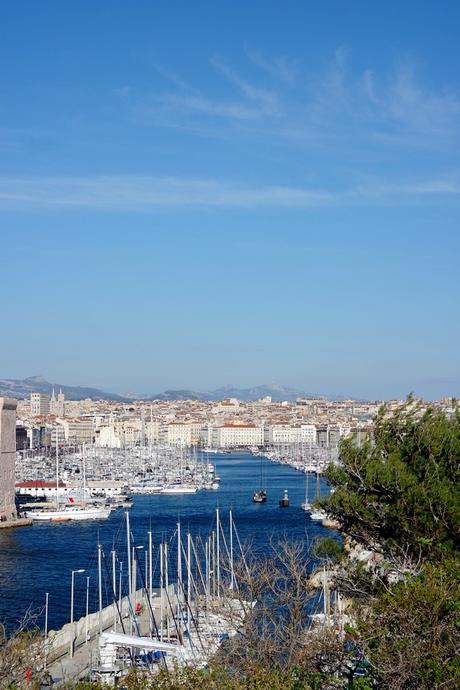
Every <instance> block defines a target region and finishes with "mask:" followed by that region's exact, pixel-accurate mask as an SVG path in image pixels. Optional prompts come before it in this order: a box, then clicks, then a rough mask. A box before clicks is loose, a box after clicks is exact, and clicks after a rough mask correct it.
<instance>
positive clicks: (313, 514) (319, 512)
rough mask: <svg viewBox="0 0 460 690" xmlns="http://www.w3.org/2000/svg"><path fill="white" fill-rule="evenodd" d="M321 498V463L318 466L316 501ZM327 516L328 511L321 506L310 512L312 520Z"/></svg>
mask: <svg viewBox="0 0 460 690" xmlns="http://www.w3.org/2000/svg"><path fill="white" fill-rule="evenodd" d="M320 498H321V486H320V478H319V465H317V466H316V501H319V500H320ZM326 517H327V515H326V513H325V512H324V510H321V509H320V508H314V509H313V510H312V511H311V513H310V518H311V519H312V520H318V521H322V520H325V519H326Z"/></svg>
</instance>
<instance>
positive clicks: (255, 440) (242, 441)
mask: <svg viewBox="0 0 460 690" xmlns="http://www.w3.org/2000/svg"><path fill="white" fill-rule="evenodd" d="M263 443H264V428H263V426H256V425H255V424H223V425H222V426H218V427H215V428H214V432H213V445H214V446H216V447H217V448H239V447H250V446H262V445H263Z"/></svg>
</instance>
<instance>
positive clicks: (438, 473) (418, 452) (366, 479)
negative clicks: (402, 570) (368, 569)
mask: <svg viewBox="0 0 460 690" xmlns="http://www.w3.org/2000/svg"><path fill="white" fill-rule="evenodd" d="M340 456H341V461H342V462H341V465H335V466H331V467H330V468H329V470H328V473H327V478H328V480H329V482H330V483H331V485H332V486H333V487H334V488H335V491H334V493H332V494H331V495H330V496H329V497H328V498H326V499H324V500H323V501H322V502H321V505H322V507H323V508H324V509H325V510H326V511H327V513H328V514H329V515H330V516H331V517H332V518H334V519H335V520H337V521H338V522H339V524H340V525H341V528H342V529H343V531H344V532H345V533H347V534H349V535H350V536H351V537H352V538H353V539H355V540H356V541H357V542H359V543H360V544H362V545H364V546H365V547H366V548H370V549H375V550H378V551H380V552H382V553H384V554H385V555H388V556H390V557H391V558H393V559H395V560H397V559H399V560H401V559H402V560H403V561H404V559H406V560H412V561H413V562H417V561H418V560H419V559H422V560H426V559H435V560H436V559H440V558H443V557H444V556H447V555H449V554H451V553H453V552H454V551H455V550H456V549H457V548H458V540H459V524H460V483H459V479H460V413H459V412H458V410H457V411H455V413H454V414H453V415H452V417H451V418H449V417H448V416H447V415H445V414H444V413H442V412H440V411H436V410H434V409H433V408H428V409H427V410H426V411H422V409H421V407H420V405H419V404H416V403H414V401H413V400H412V399H411V398H409V399H408V401H407V403H406V404H405V405H404V406H402V407H401V409H399V410H397V411H396V412H395V413H394V414H389V413H388V410H387V408H386V407H383V408H382V409H381V410H380V412H379V414H378V416H377V418H376V421H375V430H374V439H373V440H372V441H367V442H365V443H364V444H363V445H362V446H361V447H358V446H357V445H356V444H355V443H354V442H353V441H352V440H350V439H347V440H345V441H344V442H343V443H342V445H341V449H340Z"/></svg>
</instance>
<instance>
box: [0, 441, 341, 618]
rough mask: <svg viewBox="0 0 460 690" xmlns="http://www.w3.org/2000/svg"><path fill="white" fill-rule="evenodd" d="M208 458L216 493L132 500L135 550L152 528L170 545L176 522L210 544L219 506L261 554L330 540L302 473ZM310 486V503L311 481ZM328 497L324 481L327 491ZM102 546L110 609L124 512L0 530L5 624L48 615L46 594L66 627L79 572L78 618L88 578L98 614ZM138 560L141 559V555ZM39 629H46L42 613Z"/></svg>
mask: <svg viewBox="0 0 460 690" xmlns="http://www.w3.org/2000/svg"><path fill="white" fill-rule="evenodd" d="M207 458H208V460H209V461H210V462H214V463H215V464H216V465H217V473H218V474H219V476H220V477H221V484H220V489H219V490H218V491H202V492H199V493H196V494H192V495H184V496H160V495H159V496H135V497H134V502H133V507H132V508H131V509H130V511H129V512H130V520H131V530H132V532H133V535H134V540H135V543H136V544H137V545H144V546H146V545H147V539H148V536H147V532H148V530H149V529H150V526H151V529H152V532H153V541H154V548H155V547H156V546H157V545H158V544H159V542H160V541H161V540H162V538H163V539H165V540H168V539H169V540H172V539H173V535H174V532H175V530H176V523H177V521H178V519H179V518H180V521H181V525H182V529H183V533H184V534H185V532H186V530H188V529H190V531H191V533H192V534H193V535H195V536H196V535H198V534H201V535H203V538H205V537H206V536H207V535H208V534H209V532H210V530H211V529H212V528H213V523H214V525H215V509H216V507H219V509H220V513H221V519H222V522H223V525H224V527H225V529H226V528H227V524H228V512H229V510H230V509H232V511H233V517H234V521H235V524H236V528H237V530H238V535H239V538H240V540H241V542H243V543H244V542H247V541H248V540H251V542H252V544H253V545H254V548H256V549H258V550H261V551H263V550H265V549H266V548H267V547H268V544H269V541H270V539H271V538H275V540H276V539H280V538H282V537H284V536H285V535H287V536H288V537H289V538H293V539H309V540H312V539H314V538H315V537H316V536H318V535H325V534H331V532H330V530H326V529H324V528H323V527H322V526H321V525H320V524H318V523H315V522H313V521H312V520H310V518H309V517H307V515H306V514H305V512H304V511H303V510H302V509H301V507H300V504H301V503H302V501H303V500H304V497H305V475H304V474H302V473H300V472H297V471H296V470H294V469H292V468H290V467H287V466H285V465H278V464H274V463H271V462H270V461H268V460H265V459H262V460H260V458H255V457H253V456H252V455H250V454H248V453H233V454H231V455H220V454H219V455H215V456H214V455H210V454H208V455H207ZM261 463H263V473H264V477H265V478H266V479H265V484H266V490H267V492H268V501H267V502H266V503H263V504H255V503H253V502H252V494H253V492H254V490H256V489H258V488H259V477H260V472H261ZM309 484H310V486H309V494H310V496H311V498H313V496H314V493H315V481H314V478H313V477H312V478H311V479H310V482H309ZM284 489H287V490H288V491H289V498H290V501H291V506H290V508H287V509H281V508H279V507H278V500H279V499H280V498H281V496H282V494H283V491H284ZM326 490H327V489H326V484H325V483H324V481H323V480H322V491H324V492H325V491H326ZM98 541H99V542H100V543H101V544H102V545H103V552H104V566H103V571H104V576H103V579H104V601H107V602H108V601H109V596H110V591H109V590H110V575H109V572H110V571H111V561H110V558H111V556H110V551H111V550H112V548H113V546H115V550H116V551H117V554H118V557H119V560H121V561H125V562H126V529H125V511H123V510H117V511H116V512H113V513H112V514H111V516H110V518H109V519H108V520H104V521H101V522H87V523H66V524H46V523H43V524H34V525H33V526H31V527H25V528H21V529H12V530H0V621H1V622H3V623H4V624H5V625H6V626H7V628H8V629H10V630H11V629H12V628H13V627H14V626H15V624H16V622H17V621H18V620H19V619H21V618H22V617H23V615H24V614H25V612H26V611H27V609H28V608H31V609H32V610H34V611H35V612H37V611H40V610H41V609H43V607H44V602H45V593H46V592H49V614H48V615H49V628H50V629H53V628H54V629H56V628H58V627H61V626H62V625H63V624H64V623H66V622H68V621H69V618H70V573H71V570H77V569H79V568H85V571H86V572H85V573H83V574H76V575H75V616H76V617H79V616H81V615H83V614H84V610H85V602H86V577H87V576H89V577H90V588H89V591H90V610H96V608H97V597H98V593H97V543H98ZM140 554H141V558H142V559H143V558H144V556H143V552H140ZM154 560H155V559H154ZM172 568H173V565H171V569H172ZM125 569H126V566H125ZM170 572H171V574H172V570H170ZM171 579H173V578H171ZM37 622H38V624H40V625H41V626H42V627H43V622H44V616H43V613H42V614H41V615H39V617H38V620H37Z"/></svg>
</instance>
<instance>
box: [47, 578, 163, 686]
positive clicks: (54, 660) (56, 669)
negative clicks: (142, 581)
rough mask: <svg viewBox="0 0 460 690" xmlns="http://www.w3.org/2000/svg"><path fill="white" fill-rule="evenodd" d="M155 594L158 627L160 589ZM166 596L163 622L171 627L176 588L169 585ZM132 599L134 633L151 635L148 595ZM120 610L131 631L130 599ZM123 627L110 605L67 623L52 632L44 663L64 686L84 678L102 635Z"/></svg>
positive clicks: (125, 627) (120, 630) (153, 599)
mask: <svg viewBox="0 0 460 690" xmlns="http://www.w3.org/2000/svg"><path fill="white" fill-rule="evenodd" d="M152 594H153V596H152V599H151V607H152V612H153V616H154V624H156V626H157V627H159V626H160V616H161V597H160V596H159V590H153V592H152ZM163 596H164V599H163V622H164V624H165V625H166V626H168V621H171V620H172V613H171V609H173V610H174V608H175V606H176V605H177V600H176V594H175V587H174V585H170V586H169V588H168V592H167V596H166V594H164V595H163ZM133 599H134V602H136V603H134V608H135V609H136V608H137V609H138V612H137V615H135V616H134V619H135V627H136V628H137V630H136V632H135V634H138V635H141V636H144V637H146V636H149V635H150V629H151V622H152V621H151V618H152V614H151V612H150V607H149V606H148V601H147V596H146V594H145V592H144V591H143V590H138V591H137V592H136V596H135V597H133ZM119 608H120V613H121V620H122V621H123V626H124V629H125V630H126V631H127V632H130V628H131V624H130V620H131V618H132V611H131V605H130V603H129V599H128V597H124V598H123V599H122V600H121V607H119ZM167 609H169V610H167ZM123 626H122V624H121V622H120V615H119V611H118V610H117V607H116V606H115V605H114V604H110V605H109V606H106V607H105V608H104V609H102V611H101V612H99V611H95V612H94V613H90V614H89V615H88V616H82V617H81V618H80V619H79V620H77V621H74V622H73V623H66V624H65V625H64V626H63V627H62V628H61V629H60V630H56V631H55V630H51V631H50V632H49V633H48V635H47V637H46V639H45V644H44V647H43V652H42V653H43V661H44V663H45V664H46V668H47V670H48V672H49V673H50V675H51V676H52V678H53V680H54V682H55V683H61V682H62V683H64V682H67V681H69V680H71V679H72V680H76V679H79V678H84V677H85V676H86V675H87V674H88V673H89V671H90V670H91V668H92V666H93V665H94V664H95V663H96V662H97V658H98V645H99V633H100V632H104V631H107V630H116V631H118V632H123ZM171 627H173V626H171Z"/></svg>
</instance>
